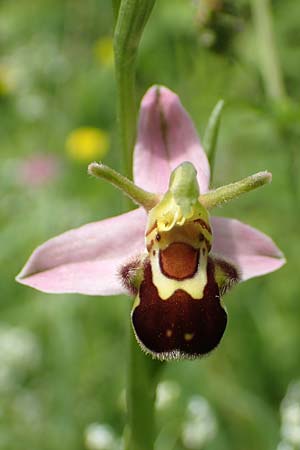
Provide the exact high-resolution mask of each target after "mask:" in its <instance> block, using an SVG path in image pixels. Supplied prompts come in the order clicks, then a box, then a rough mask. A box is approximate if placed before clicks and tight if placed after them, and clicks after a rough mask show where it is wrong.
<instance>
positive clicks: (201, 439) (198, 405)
mask: <svg viewBox="0 0 300 450" xmlns="http://www.w3.org/2000/svg"><path fill="white" fill-rule="evenodd" d="M216 434H217V421H216V418H215V416H214V413H213V411H212V408H211V406H210V405H209V403H208V401H207V400H206V399H205V398H203V397H201V396H200V395H196V396H193V397H191V399H190V401H189V403H188V407H187V418H186V421H185V422H184V424H183V429H182V441H183V443H184V445H185V446H186V447H187V448H189V449H195V450H200V449H201V448H203V446H204V445H205V444H207V443H208V442H209V441H211V440H212V439H213V438H214V437H215V436H216Z"/></svg>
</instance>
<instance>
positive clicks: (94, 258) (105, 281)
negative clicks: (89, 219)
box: [17, 208, 146, 295]
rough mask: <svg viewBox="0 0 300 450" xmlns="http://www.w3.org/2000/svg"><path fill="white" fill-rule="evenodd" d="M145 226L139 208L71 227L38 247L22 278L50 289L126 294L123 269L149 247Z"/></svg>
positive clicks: (62, 291) (39, 287)
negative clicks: (72, 228) (145, 240)
mask: <svg viewBox="0 0 300 450" xmlns="http://www.w3.org/2000/svg"><path fill="white" fill-rule="evenodd" d="M145 226H146V213H145V212H144V210H143V209H141V208H139V209H136V210H134V211H131V212H129V213H126V214H122V215H120V216H116V217H112V218H110V219H106V220H102V221H100V222H93V223H89V224H87V225H84V226H82V227H80V228H77V229H74V230H70V231H67V232H66V233H63V234H61V235H59V236H57V237H54V238H53V239H50V240H49V241H47V242H45V243H44V244H43V245H41V246H40V247H38V248H37V249H36V250H35V251H34V252H33V254H32V255H31V256H30V258H29V260H28V261H27V263H26V265H25V266H24V268H23V270H22V271H21V273H20V274H19V275H18V276H17V281H19V282H20V283H22V284H25V285H27V286H31V287H33V288H36V289H38V290H40V291H43V292H48V293H71V292H73V293H80V294H87V295H116V294H121V293H125V292H127V291H126V289H125V288H124V286H123V285H122V282H121V277H120V276H119V269H120V268H121V266H122V264H124V263H126V262H128V259H129V260H130V258H133V257H135V256H137V255H139V254H140V253H142V252H143V251H144V232H145Z"/></svg>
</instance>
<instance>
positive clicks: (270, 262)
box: [212, 217, 285, 280]
mask: <svg viewBox="0 0 300 450" xmlns="http://www.w3.org/2000/svg"><path fill="white" fill-rule="evenodd" d="M212 228H213V246H212V253H213V254H215V255H218V256H220V257H222V258H224V259H226V260H228V262H232V263H233V265H234V266H235V267H236V268H237V269H238V271H239V275H240V277H241V280H248V279H249V278H253V277H257V276H259V275H264V274H266V273H269V272H273V271H274V270H277V269H279V268H280V267H281V266H283V264H285V258H284V256H283V254H282V253H281V251H280V250H279V248H278V247H277V246H276V245H275V244H274V242H273V241H272V239H271V238H270V237H269V236H267V235H265V234H264V233H262V232H261V231H258V230H256V229H255V228H252V227H250V226H249V225H246V224H245V223H242V222H239V221H238V220H235V219H227V218H225V217H212Z"/></svg>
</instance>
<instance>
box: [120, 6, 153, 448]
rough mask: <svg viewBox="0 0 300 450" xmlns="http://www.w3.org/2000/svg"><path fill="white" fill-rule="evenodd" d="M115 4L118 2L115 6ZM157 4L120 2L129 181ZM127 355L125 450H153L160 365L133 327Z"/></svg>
mask: <svg viewBox="0 0 300 450" xmlns="http://www.w3.org/2000/svg"><path fill="white" fill-rule="evenodd" d="M116 2H117V0H115V4H116ZM117 3H118V2H117ZM154 3H155V0H121V3H120V4H119V10H118V18H117V23H116V27H115V34H114V52H115V69H116V70H115V73H116V83H117V119H118V127H119V136H120V144H121V148H122V154H123V170H124V173H125V175H126V176H127V177H128V178H129V179H132V155H133V148H134V143H135V138H136V122H137V112H136V89H135V65H136V58H137V51H138V46H139V43H140V39H141V36H142V33H143V30H144V27H145V25H146V23H147V20H148V18H149V16H150V13H151V11H152V8H153V6H154ZM128 352H129V353H128V373H127V408H128V427H127V430H126V431H127V432H126V434H125V447H124V448H125V450H153V445H154V439H155V422H154V401H155V393H156V385H157V381H158V380H157V378H158V377H157V375H158V369H159V368H160V367H161V363H159V362H157V361H154V360H152V359H151V358H150V357H149V356H146V355H145V354H144V353H143V352H142V351H141V349H140V348H139V346H138V344H137V342H136V339H135V337H134V335H133V331H132V328H131V327H130V330H129V345H128Z"/></svg>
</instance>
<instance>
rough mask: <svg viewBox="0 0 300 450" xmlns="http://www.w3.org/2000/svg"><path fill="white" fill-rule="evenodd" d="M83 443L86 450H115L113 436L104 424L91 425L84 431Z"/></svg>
mask: <svg viewBox="0 0 300 450" xmlns="http://www.w3.org/2000/svg"><path fill="white" fill-rule="evenodd" d="M84 441H85V446H86V448H87V449H88V450H115V449H116V448H117V439H116V437H115V434H114V432H113V430H112V429H111V427H110V426H109V425H106V424H100V423H91V424H90V425H89V426H88V427H87V428H86V430H85V438H84Z"/></svg>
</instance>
